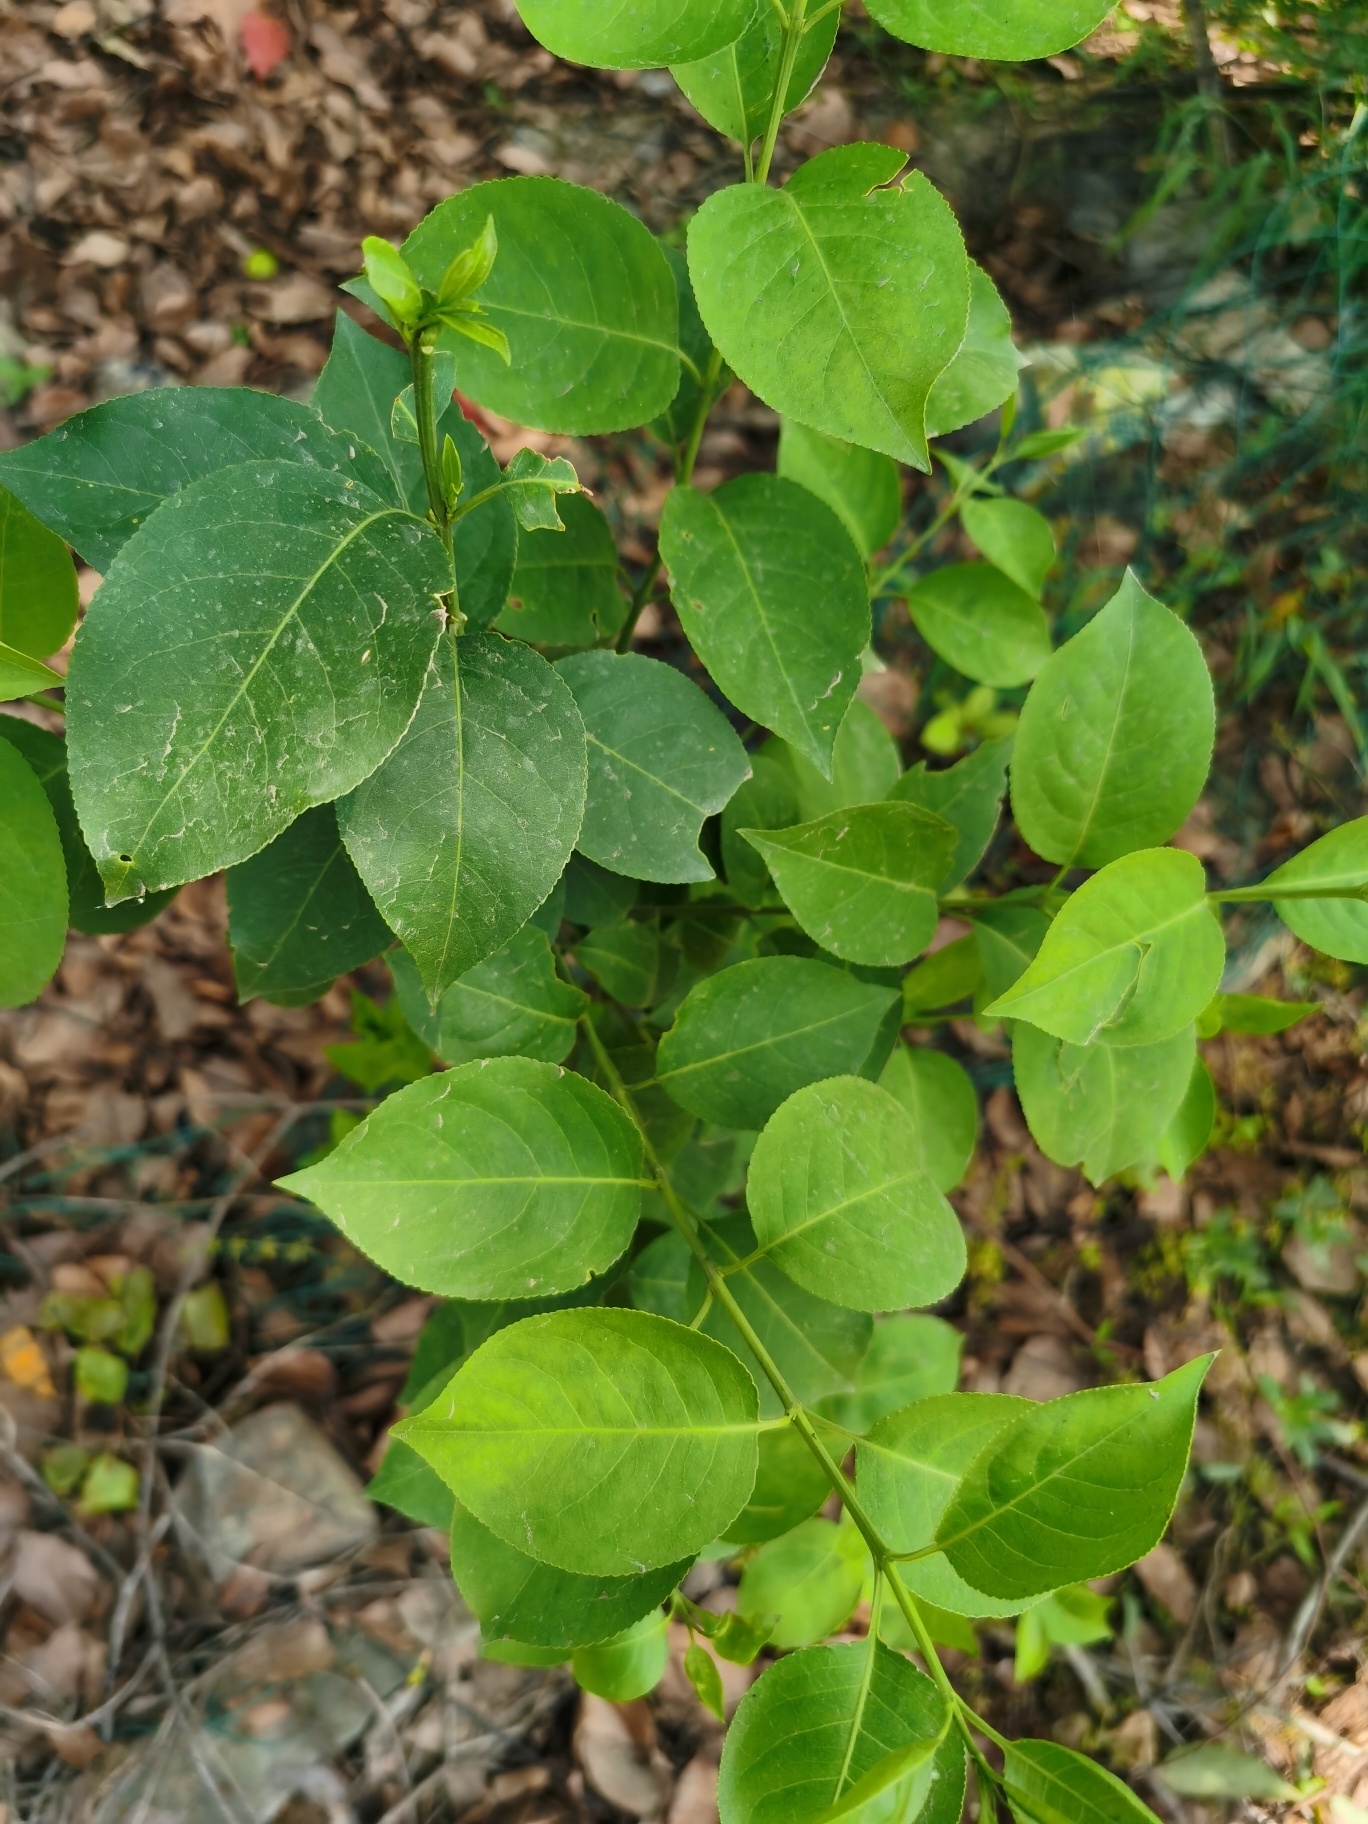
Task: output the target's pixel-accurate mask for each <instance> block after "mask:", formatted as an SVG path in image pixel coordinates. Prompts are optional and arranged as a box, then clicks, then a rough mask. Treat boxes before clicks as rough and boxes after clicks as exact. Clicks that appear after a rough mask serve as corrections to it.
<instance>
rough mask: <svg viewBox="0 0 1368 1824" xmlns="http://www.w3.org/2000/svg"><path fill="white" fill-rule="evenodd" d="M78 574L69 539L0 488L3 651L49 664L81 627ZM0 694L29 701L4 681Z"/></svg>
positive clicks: (0, 644)
mask: <svg viewBox="0 0 1368 1824" xmlns="http://www.w3.org/2000/svg"><path fill="white" fill-rule="evenodd" d="M77 607H78V602H77V598H76V568H75V566H74V564H73V563H72V561H71V553H70V551H68V550H67V548H66V543H65V541H64V540H63V539H60V538H58V536H57V534H56V533H55V532H49V531H48V529H47V527H46V526H45V525H42V524H41V523H40V522H39V521H38V520H36V519H35V518H34V517H33V515H32V513H30V512H29V510H28V508H27V507H25V506H24V505H23V503H22V502H21V501H18V500H16V499H15V497H14V495H13V494H10V493H8V492H7V491H6V490H5V489H4V488H0V648H7V649H12V650H13V651H14V652H15V653H16V654H18V655H21V656H25V655H26V656H27V657H29V658H31V659H45V658H47V656H48V655H49V654H50V653H54V652H56V651H57V650H58V648H59V647H61V646H64V645H65V644H66V639H67V635H68V634H69V633H70V632H71V630H72V628H73V627H74V626H75V625H76V610H77ZM6 656H7V654H6V652H5V651H3V650H0V692H4V693H5V694H6V695H13V696H18V695H21V694H22V695H27V694H28V693H27V691H25V692H22V693H21V692H19V691H16V690H13V689H12V688H11V687H10V686H8V685H6V684H5V683H4V681H3V668H4V660H5V657H6Z"/></svg>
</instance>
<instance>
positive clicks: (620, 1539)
mask: <svg viewBox="0 0 1368 1824" xmlns="http://www.w3.org/2000/svg"><path fill="white" fill-rule="evenodd" d="M756 1427H757V1418H756V1393H755V1383H754V1382H753V1381H752V1380H751V1377H750V1376H749V1375H748V1374H747V1372H746V1370H745V1369H744V1368H743V1367H742V1366H741V1364H740V1362H738V1361H737V1359H736V1357H735V1356H734V1355H732V1354H731V1352H730V1351H729V1350H727V1349H724V1348H722V1346H721V1345H720V1344H718V1343H715V1342H713V1341H712V1340H711V1339H710V1338H709V1337H705V1336H699V1335H697V1334H696V1333H695V1332H694V1331H692V1330H687V1329H685V1328H684V1327H683V1326H682V1325H680V1324H672V1323H669V1322H668V1321H667V1320H666V1319H664V1318H660V1317H651V1316H648V1315H647V1314H646V1313H644V1312H640V1311H622V1310H614V1309H603V1310H594V1311H557V1312H552V1313H550V1314H549V1315H548V1316H545V1317H533V1318H527V1319H525V1320H524V1321H523V1322H522V1323H520V1324H512V1325H510V1326H509V1328H508V1329H506V1330H500V1331H499V1332H498V1333H497V1334H496V1335H495V1336H492V1337H491V1338H490V1339H489V1341H488V1342H487V1343H485V1344H483V1345H482V1347H480V1348H479V1349H477V1350H476V1351H475V1353H474V1355H472V1356H471V1357H470V1359H469V1360H468V1361H467V1362H466V1363H465V1364H464V1365H463V1366H462V1368H461V1369H460V1370H459V1371H458V1372H457V1374H456V1376H455V1378H454V1379H453V1380H452V1381H451V1382H450V1383H449V1385H448V1386H447V1388H446V1390H445V1392H444V1393H443V1394H442V1395H441V1396H440V1397H439V1398H438V1399H437V1401H436V1402H435V1403H434V1404H433V1405H432V1406H430V1407H429V1408H428V1409H427V1411H426V1412H422V1413H419V1414H416V1415H415V1416H414V1417H411V1418H407V1419H405V1420H403V1421H402V1422H401V1424H400V1425H399V1426H398V1427H397V1428H396V1435H398V1436H399V1437H402V1438H404V1439H405V1440H406V1441H407V1442H408V1443H410V1444H412V1445H413V1447H414V1448H415V1449H416V1450H417V1451H418V1452H419V1453H420V1454H421V1455H422V1456H424V1457H426V1458H427V1460H428V1461H429V1462H430V1463H431V1464H432V1465H433V1467H434V1468H435V1469H436V1470H437V1471H438V1473H439V1474H440V1475H441V1476H442V1478H443V1480H444V1481H446V1482H447V1483H448V1484H449V1485H450V1486H451V1487H452V1488H453V1489H454V1490H455V1493H456V1496H457V1498H458V1499H459V1500H460V1501H461V1502H462V1503H463V1505H464V1506H466V1507H468V1508H469V1509H470V1511H471V1512H472V1513H473V1514H474V1515H475V1516H476V1518H477V1519H479V1520H482V1521H483V1522H484V1524H485V1525H486V1526H487V1527H488V1528H489V1529H490V1530H491V1531H492V1532H494V1533H496V1534H497V1535H498V1536H499V1538H501V1539H505V1540H507V1541H508V1542H509V1543H510V1544H514V1545H517V1546H518V1548H519V1550H521V1551H526V1552H529V1553H531V1554H532V1555H533V1556H534V1557H536V1558H538V1559H540V1560H541V1561H542V1562H543V1563H546V1564H552V1565H556V1566H557V1567H559V1568H560V1569H562V1570H567V1571H579V1572H582V1573H584V1574H586V1575H589V1576H611V1577H631V1576H638V1575H640V1574H641V1573H642V1572H643V1571H646V1570H650V1569H653V1568H654V1567H656V1566H658V1565H666V1564H674V1563H675V1562H676V1561H677V1560H678V1559H680V1558H685V1557H689V1556H691V1555H693V1554H695V1553H697V1552H700V1551H702V1549H703V1547H704V1546H705V1545H709V1544H711V1542H712V1541H713V1540H714V1539H716V1538H718V1537H719V1535H721V1534H722V1533H724V1532H725V1531H726V1529H727V1527H728V1526H729V1525H730V1523H731V1521H732V1520H733V1519H734V1518H735V1516H736V1515H737V1514H738V1513H739V1512H740V1511H741V1508H742V1507H743V1506H744V1505H745V1502H746V1499H747V1497H748V1496H749V1494H750V1491H751V1488H752V1487H753V1485H754V1482H755V1464H756V1435H757V1431H756Z"/></svg>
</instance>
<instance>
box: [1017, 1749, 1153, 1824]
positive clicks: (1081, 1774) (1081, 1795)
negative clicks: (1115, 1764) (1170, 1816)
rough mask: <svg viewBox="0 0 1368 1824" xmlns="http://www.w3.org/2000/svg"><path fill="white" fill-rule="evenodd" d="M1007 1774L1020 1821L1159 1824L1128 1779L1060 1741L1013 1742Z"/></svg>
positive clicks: (1030, 1823)
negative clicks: (1110, 1771) (1065, 1746)
mask: <svg viewBox="0 0 1368 1824" xmlns="http://www.w3.org/2000/svg"><path fill="white" fill-rule="evenodd" d="M1003 1775H1004V1780H1005V1784H1006V1789H1007V1802H1008V1804H1009V1805H1010V1806H1011V1808H1012V1811H1013V1813H1014V1814H1015V1816H1016V1817H1017V1818H1018V1819H1019V1820H1020V1824H1158V1820H1157V1819H1156V1817H1155V1815H1154V1813H1153V1812H1152V1811H1151V1810H1150V1808H1149V1806H1148V1805H1144V1804H1142V1803H1141V1801H1140V1800H1139V1799H1138V1798H1137V1797H1136V1796H1135V1794H1134V1793H1133V1792H1132V1791H1131V1789H1130V1787H1129V1786H1127V1785H1126V1784H1125V1783H1124V1781H1122V1780H1118V1779H1117V1777H1116V1775H1115V1774H1114V1773H1109V1772H1108V1771H1107V1769H1106V1768H1105V1767H1102V1766H1100V1765H1099V1764H1098V1762H1097V1761H1095V1760H1093V1759H1092V1758H1091V1757H1090V1756H1088V1755H1084V1754H1075V1753H1074V1751H1073V1749H1072V1748H1061V1747H1060V1745H1059V1744H1058V1743H1057V1742H1031V1741H1025V1742H1008V1744H1007V1753H1006V1765H1005V1767H1004V1769H1003Z"/></svg>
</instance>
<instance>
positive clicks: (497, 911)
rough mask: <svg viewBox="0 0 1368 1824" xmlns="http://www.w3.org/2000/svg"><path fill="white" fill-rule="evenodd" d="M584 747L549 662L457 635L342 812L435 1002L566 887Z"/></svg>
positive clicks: (346, 834)
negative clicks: (394, 741) (395, 737)
mask: <svg viewBox="0 0 1368 1824" xmlns="http://www.w3.org/2000/svg"><path fill="white" fill-rule="evenodd" d="M585 778H586V762H585V749H584V733H583V728H582V725H581V722H580V718H579V712H578V711H577V709H576V707H575V702H574V699H573V697H572V696H571V694H570V692H569V691H568V690H567V689H566V687H565V685H564V683H563V682H562V680H561V679H560V678H559V677H558V676H557V675H556V672H555V671H554V670H553V668H552V667H551V666H550V665H548V664H547V663H546V661H545V659H543V658H540V657H539V656H538V655H537V654H536V653H534V652H531V651H529V649H528V648H527V647H526V646H520V645H517V644H515V643H513V642H512V641H509V640H505V639H502V638H501V637H500V636H499V635H498V634H490V633H484V634H467V635H465V636H464V637H462V638H459V639H458V638H457V637H456V635H455V634H454V633H452V632H451V631H450V630H448V631H447V632H445V633H444V634H443V635H442V638H441V640H440V641H439V643H438V647H437V652H436V655H435V656H434V659H433V662H432V667H431V669H430V670H429V672H428V676H427V681H426V683H425V685H424V687H423V695H422V699H421V701H420V702H419V704H418V710H417V713H416V714H415V716H414V718H413V720H412V722H411V723H410V724H409V726H408V729H407V730H406V731H405V733H404V736H403V739H402V740H401V741H400V743H399V745H398V746H397V747H396V748H395V750H394V752H393V753H392V754H391V755H390V757H389V758H388V760H386V761H385V763H384V765H383V766H381V767H379V768H378V769H377V770H376V771H375V772H374V773H372V774H371V776H370V778H368V779H367V780H366V781H365V783H364V784H363V785H361V786H360V787H359V788H358V789H357V790H356V791H355V792H353V793H352V794H351V796H350V797H349V798H347V799H346V800H345V801H344V802H343V803H342V804H340V805H339V806H338V813H337V820H338V826H339V828H340V829H341V831H342V840H343V841H344V842H345V843H346V845H347V851H348V853H349V854H350V855H351V858H352V860H353V861H354V862H355V863H356V868H357V872H358V873H359V874H360V876H361V878H362V880H364V881H365V883H366V885H367V886H368V887H369V888H370V891H371V893H372V895H373V896H374V898H375V903H376V905H377V906H379V908H380V910H381V912H382V913H383V914H384V916H385V918H386V919H387V920H388V922H389V924H390V926H391V928H392V929H393V930H394V932H395V933H396V934H397V935H398V936H399V937H400V938H402V939H403V941H404V945H405V947H406V948H407V950H408V951H409V954H410V955H411V956H412V957H413V960H414V962H415V963H416V964H417V966H418V972H419V974H420V975H421V976H422V978H423V986H424V988H425V989H426V990H427V993H428V996H429V998H430V999H432V1000H434V1001H435V1000H436V999H437V997H439V996H440V995H441V994H442V993H443V992H444V991H445V990H446V989H447V988H449V987H450V986H451V984H452V983H453V982H454V981H457V980H458V979H459V978H460V977H461V976H463V975H465V974H466V972H467V971H468V970H470V969H472V968H474V966H475V964H476V963H479V962H483V961H484V959H485V958H486V957H487V956H492V955H493V954H494V952H495V951H496V950H498V949H500V948H501V947H502V946H503V945H504V944H505V943H507V941H508V939H509V938H510V937H511V936H512V935H513V933H514V932H515V931H518V930H520V929H521V927H522V926H523V925H524V924H525V923H526V922H527V920H528V919H529V918H530V917H531V915H532V914H533V913H534V912H535V911H536V909H537V907H538V906H539V905H540V904H541V903H542V901H543V900H544V899H545V898H546V896H547V894H548V893H549V892H550V891H551V889H552V887H554V886H555V884H556V882H557V880H559V878H560V876H561V873H562V871H563V869H564V867H565V864H566V862H567V861H568V860H569V859H570V853H571V850H572V849H573V848H574V846H575V840H576V838H577V837H578V835H579V832H580V822H581V820H582V818H583V816H584V790H585Z"/></svg>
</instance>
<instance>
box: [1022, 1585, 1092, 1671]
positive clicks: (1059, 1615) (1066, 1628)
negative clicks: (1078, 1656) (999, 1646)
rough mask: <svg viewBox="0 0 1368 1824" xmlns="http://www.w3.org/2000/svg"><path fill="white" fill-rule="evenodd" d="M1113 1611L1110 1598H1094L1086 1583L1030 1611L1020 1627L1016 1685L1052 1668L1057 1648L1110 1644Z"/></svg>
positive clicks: (1070, 1587)
mask: <svg viewBox="0 0 1368 1824" xmlns="http://www.w3.org/2000/svg"><path fill="white" fill-rule="evenodd" d="M1110 1607H1111V1603H1110V1601H1109V1600H1108V1598H1107V1597H1105V1596H1095V1595H1094V1594H1093V1592H1092V1591H1091V1590H1090V1589H1089V1588H1088V1586H1087V1584H1085V1583H1075V1584H1068V1585H1066V1586H1065V1587H1064V1588H1063V1589H1062V1590H1055V1591H1054V1592H1053V1593H1052V1594H1051V1595H1049V1596H1047V1597H1046V1598H1045V1600H1044V1601H1043V1602H1038V1603H1037V1604H1036V1605H1035V1607H1034V1608H1033V1609H1027V1610H1026V1612H1025V1614H1024V1615H1023V1616H1022V1617H1021V1620H1020V1621H1019V1622H1018V1624H1017V1631H1016V1661H1015V1664H1014V1666H1013V1668H1012V1671H1013V1676H1014V1677H1015V1679H1016V1682H1017V1683H1018V1684H1019V1685H1024V1684H1025V1683H1026V1681H1027V1680H1028V1679H1032V1678H1037V1677H1039V1675H1040V1674H1041V1673H1042V1672H1043V1671H1044V1670H1045V1668H1046V1666H1047V1665H1048V1664H1049V1661H1050V1652H1051V1649H1052V1648H1054V1647H1086V1646H1090V1645H1092V1644H1093V1643H1094V1642H1095V1641H1099V1640H1110V1639H1111V1637H1112V1629H1111V1626H1110V1624H1109V1623H1108V1621H1107V1611H1108V1610H1109V1609H1110Z"/></svg>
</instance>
